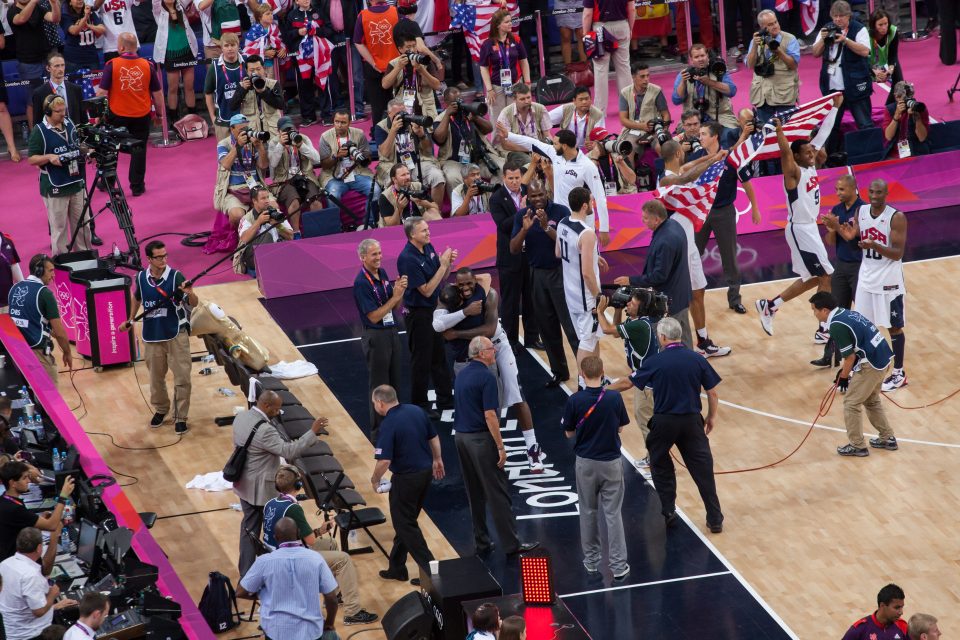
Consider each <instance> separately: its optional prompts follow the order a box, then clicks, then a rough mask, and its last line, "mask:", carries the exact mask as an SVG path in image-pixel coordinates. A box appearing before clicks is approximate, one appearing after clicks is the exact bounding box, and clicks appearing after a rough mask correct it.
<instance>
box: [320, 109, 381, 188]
mask: <svg viewBox="0 0 960 640" xmlns="http://www.w3.org/2000/svg"><path fill="white" fill-rule="evenodd" d="M319 147H320V148H319V152H320V157H321V158H322V159H321V160H320V166H321V167H322V168H323V171H321V173H320V186H321V187H323V188H324V189H326V190H327V191H328V192H330V195H332V196H333V197H334V198H340V197H341V196H342V195H343V194H344V193H346V192H347V191H355V192H357V193H361V194H363V195H364V196H367V197H369V196H370V191H371V190H373V171H371V170H370V158H371V154H370V142H369V141H368V140H367V136H366V135H365V134H364V133H363V131H361V130H360V129H357V128H356V127H351V126H350V111H349V110H348V109H337V110H336V111H334V112H333V128H332V129H327V130H326V131H324V132H323V135H321V136H320V144H319ZM334 149H336V151H334Z"/></svg>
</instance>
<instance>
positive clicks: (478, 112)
mask: <svg viewBox="0 0 960 640" xmlns="http://www.w3.org/2000/svg"><path fill="white" fill-rule="evenodd" d="M457 108H458V109H459V110H460V111H462V112H463V113H469V114H470V115H473V116H478V117H481V118H482V117H483V116H485V115H487V110H488V107H487V105H486V103H484V102H464V101H463V100H457Z"/></svg>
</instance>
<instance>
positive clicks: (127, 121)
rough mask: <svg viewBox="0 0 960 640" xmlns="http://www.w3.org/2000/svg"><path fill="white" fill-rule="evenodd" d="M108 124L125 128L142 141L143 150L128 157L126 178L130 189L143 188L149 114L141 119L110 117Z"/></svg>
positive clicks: (145, 171)
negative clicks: (128, 163)
mask: <svg viewBox="0 0 960 640" xmlns="http://www.w3.org/2000/svg"><path fill="white" fill-rule="evenodd" d="M110 122H111V123H112V124H113V125H115V126H117V127H126V128H127V131H129V132H130V135H131V136H133V137H134V138H136V139H137V140H142V141H143V143H144V144H143V149H142V150H140V151H137V152H136V153H133V154H131V155H130V171H129V173H128V174H127V176H128V177H129V179H130V188H131V189H132V188H134V187H138V188H142V187H143V186H144V181H145V180H146V176H147V147H148V146H150V145H149V144H147V140H148V138H149V137H150V114H147V115H145V116H143V117H141V118H125V117H123V116H111V117H110Z"/></svg>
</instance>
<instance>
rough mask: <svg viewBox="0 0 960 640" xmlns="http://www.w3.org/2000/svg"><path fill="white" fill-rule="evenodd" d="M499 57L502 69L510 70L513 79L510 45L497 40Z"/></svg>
mask: <svg viewBox="0 0 960 640" xmlns="http://www.w3.org/2000/svg"><path fill="white" fill-rule="evenodd" d="M497 57H498V58H500V69H506V70H507V71H509V72H510V74H511V75H510V77H511V79H513V67H512V66H511V65H510V45H509V44H506V43H503V42H499V41H498V42H497Z"/></svg>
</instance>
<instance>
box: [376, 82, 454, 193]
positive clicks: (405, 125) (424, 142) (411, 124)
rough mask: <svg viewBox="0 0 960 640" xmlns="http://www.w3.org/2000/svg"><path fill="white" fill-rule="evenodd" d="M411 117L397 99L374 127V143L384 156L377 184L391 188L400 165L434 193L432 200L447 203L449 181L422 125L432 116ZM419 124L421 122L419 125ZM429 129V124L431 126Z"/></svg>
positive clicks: (379, 166) (379, 153)
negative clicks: (446, 194) (397, 165)
mask: <svg viewBox="0 0 960 640" xmlns="http://www.w3.org/2000/svg"><path fill="white" fill-rule="evenodd" d="M426 118H427V120H424V116H410V115H409V114H407V112H406V111H404V106H403V100H401V99H399V98H394V99H393V100H391V101H390V102H388V103H387V117H386V118H384V119H383V120H381V121H380V122H378V123H377V125H376V126H375V127H374V141H375V142H376V143H377V151H378V155H379V157H380V160H379V162H377V174H376V175H377V178H376V179H377V183H379V184H380V186H381V187H382V188H383V189H386V188H387V187H389V186H390V180H389V176H390V171H391V169H392V168H393V165H394V164H397V163H400V164H403V165H404V166H406V167H407V169H409V170H410V172H411V173H412V172H414V171H415V172H416V174H415V175H416V178H417V180H418V181H419V182H421V183H423V186H424V187H425V188H427V189H429V190H430V197H431V199H432V200H433V201H434V202H436V203H440V202H443V196H444V192H445V191H446V181H445V179H444V177H443V171H441V170H440V165H439V164H437V158H436V156H435V155H434V152H433V142H432V141H431V140H430V137H429V136H427V134H426V131H425V130H424V126H423V125H421V124H420V123H421V122H422V123H426V122H427V121H429V116H426ZM418 121H419V122H418ZM427 126H429V125H427Z"/></svg>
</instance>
